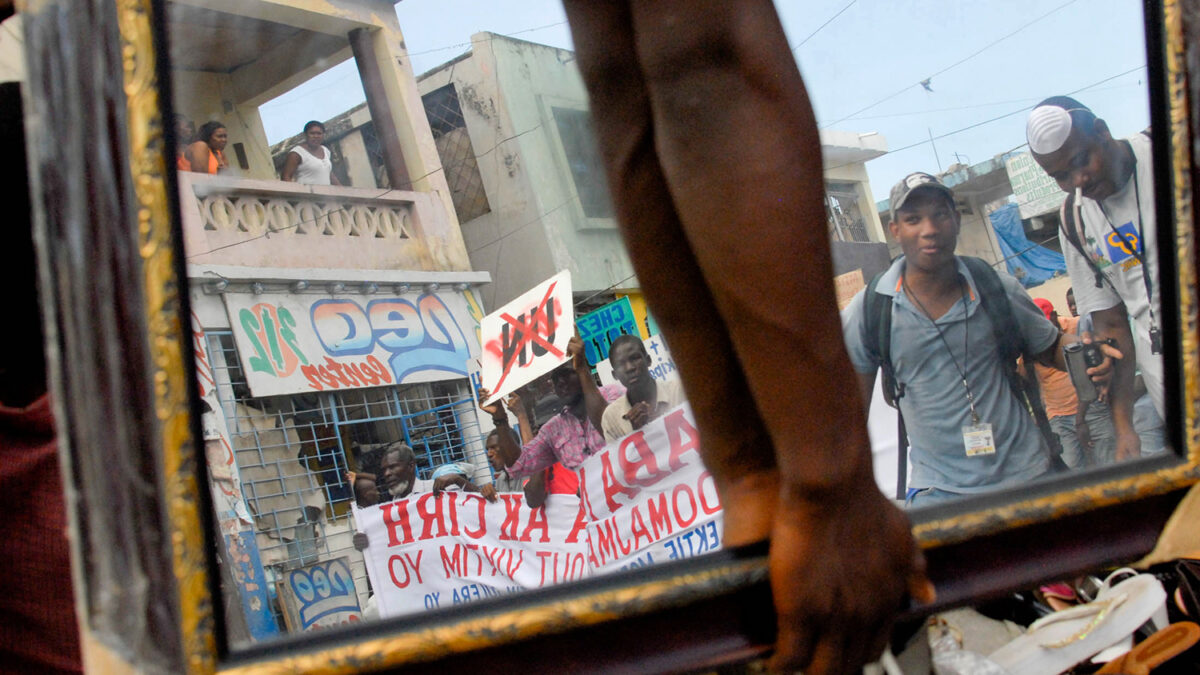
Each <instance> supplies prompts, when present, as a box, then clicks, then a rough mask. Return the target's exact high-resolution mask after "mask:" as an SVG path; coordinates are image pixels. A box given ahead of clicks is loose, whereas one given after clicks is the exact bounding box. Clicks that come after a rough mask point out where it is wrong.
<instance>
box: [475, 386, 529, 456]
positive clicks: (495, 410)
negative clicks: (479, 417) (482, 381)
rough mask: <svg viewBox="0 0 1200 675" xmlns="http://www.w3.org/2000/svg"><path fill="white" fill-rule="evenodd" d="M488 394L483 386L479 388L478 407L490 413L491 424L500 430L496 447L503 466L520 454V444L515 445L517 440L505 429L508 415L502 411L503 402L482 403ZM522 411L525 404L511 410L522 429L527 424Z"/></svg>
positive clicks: (507, 427)
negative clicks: (502, 459)
mask: <svg viewBox="0 0 1200 675" xmlns="http://www.w3.org/2000/svg"><path fill="white" fill-rule="evenodd" d="M490 395H491V394H490V392H488V390H487V389H486V388H485V387H480V388H479V391H478V392H477V394H476V396H478V397H479V401H480V404H479V409H480V410H482V411H483V412H485V413H487V414H489V415H491V416H492V424H494V425H496V428H497V429H501V432H500V433H498V434H496V439H497V446H496V449H497V450H499V451H500V456H501V457H503V458H504V466H512V465H513V464H514V463H515V462H516V461H517V458H518V457H520V456H521V446H520V445H517V441H516V440H515V439H514V438H513V435H512V434H511V433H508V431H507V430H508V429H509V426H508V415H507V414H505V412H504V404H503V403H502V402H500V401H496V402H495V403H493V404H491V405H483V403H482V402H483V401H486V400H487V398H488V396H490ZM524 411H525V406H521V405H519V406H515V407H514V408H513V412H514V413H516V414H517V421H518V422H519V423H520V424H521V429H522V430H524V429H525V427H526V425H527V420H525V419H523V417H524Z"/></svg>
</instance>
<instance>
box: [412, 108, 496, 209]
mask: <svg viewBox="0 0 1200 675" xmlns="http://www.w3.org/2000/svg"><path fill="white" fill-rule="evenodd" d="M421 101H422V102H423V103H424V104H425V116H426V117H428V118H429V128H430V129H431V130H432V131H433V142H434V144H435V145H437V151H438V157H439V158H440V159H441V160H442V169H443V170H444V171H445V172H446V182H447V183H448V184H449V185H450V195H451V198H452V199H453V200H454V211H455V212H456V213H457V214H458V221H459V222H460V223H466V222H469V221H471V220H474V219H475V218H478V217H479V216H482V215H483V214H485V213H488V212H490V211H491V210H492V208H491V205H490V204H488V198H487V194H486V193H485V192H484V189H483V177H482V176H481V175H480V174H479V163H478V161H477V159H476V157H475V148H474V147H473V146H472V145H471V137H470V136H469V135H468V134H467V123H466V120H465V119H464V118H463V113H462V108H461V107H459V104H458V92H457V91H456V90H455V89H454V85H453V84H447V85H446V86H444V87H442V88H440V89H435V90H433V91H431V92H429V93H428V94H425V95H424V96H422V97H421Z"/></svg>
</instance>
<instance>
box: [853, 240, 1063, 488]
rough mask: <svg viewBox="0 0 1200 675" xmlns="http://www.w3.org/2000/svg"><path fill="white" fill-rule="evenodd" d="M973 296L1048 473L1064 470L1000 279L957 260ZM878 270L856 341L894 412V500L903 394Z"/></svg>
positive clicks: (902, 460)
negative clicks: (879, 374)
mask: <svg viewBox="0 0 1200 675" xmlns="http://www.w3.org/2000/svg"><path fill="white" fill-rule="evenodd" d="M959 259H960V260H962V261H963V264H964V265H966V267H967V269H968V270H969V271H970V272H971V278H972V279H973V280H974V282H975V289H976V291H977V292H978V293H979V303H980V305H982V306H983V311H984V312H986V313H987V316H988V319H989V320H990V321H991V323H992V334H993V337H994V341H995V344H996V352H997V353H996V356H997V358H999V359H1000V363H1001V365H1002V366H1003V368H1004V375H1005V379H1007V380H1008V384H1009V388H1010V390H1011V391H1012V393H1013V395H1014V396H1016V397H1017V400H1018V401H1019V402H1020V403H1021V405H1023V406H1024V407H1025V408H1026V409H1027V410H1029V412H1030V414H1031V415H1033V417H1034V419H1035V420H1036V422H1037V426H1038V429H1039V430H1040V431H1041V432H1042V436H1043V437H1044V438H1045V439H1046V447H1047V449H1048V452H1049V459H1050V467H1051V469H1052V470H1054V471H1062V470H1065V469H1066V468H1067V466H1066V464H1065V463H1064V462H1063V460H1062V445H1061V443H1060V442H1059V440H1058V436H1057V435H1056V434H1055V433H1054V432H1053V431H1052V430H1051V428H1050V420H1049V419H1048V418H1047V417H1046V408H1045V406H1044V405H1042V397H1041V390H1040V388H1039V386H1038V383H1037V380H1036V376H1035V375H1034V372H1033V355H1031V354H1028V351H1027V349H1026V345H1025V337H1024V335H1022V334H1021V330H1020V327H1019V326H1018V325H1017V320H1016V318H1015V317H1013V314H1012V305H1011V304H1010V303H1009V301H1008V294H1007V293H1005V291H1004V285H1003V283H1002V282H1001V281H1000V275H999V274H997V273H996V270H994V269H993V268H992V266H991V265H990V264H988V263H987V262H986V261H984V260H981V259H979V258H975V257H971V256H959ZM883 275H884V272H880V273H879V274H876V275H875V277H874V278H873V279H871V283H869V284H867V288H866V292H865V295H864V296H863V324H862V341H863V346H864V347H865V348H866V350H867V353H868V354H870V355H871V359H872V360H873V361H874V362H875V363H877V364H879V368H880V370H882V371H883V396H884V399H885V400H886V401H887V404H888V405H890V406H891V407H893V408H896V413H897V417H898V420H899V431H898V435H899V441H900V443H899V446H900V447H899V452H898V453H897V454H898V455H899V457H898V466H899V471H898V472H897V475H896V499H904V498H905V492H906V483H907V473H908V435H907V433H906V431H905V428H904V417H903V415H900V407H899V400H900V398H901V397H903V396H904V383H903V382H898V381H897V380H896V371H895V369H894V368H893V367H892V359H891V349H892V339H891V338H892V296H890V295H884V294H883V293H878V292H876V290H875V288H876V287H877V286H878V285H879V279H880V277H882V276H883ZM1022 355H1023V356H1025V363H1026V364H1027V367H1026V369H1025V371H1026V374H1025V376H1024V377H1022V376H1021V373H1020V372H1018V370H1017V357H1019V356H1022Z"/></svg>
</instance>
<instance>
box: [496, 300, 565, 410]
mask: <svg viewBox="0 0 1200 675" xmlns="http://www.w3.org/2000/svg"><path fill="white" fill-rule="evenodd" d="M557 285H558V282H554V283H552V284H550V287H549V288H547V289H546V295H544V296H543V297H542V301H541V302H539V303H538V305H537V307H536V308H534V310H533V311H532V312H530V313H529V320H528V321H525V320H523V318H524V317H522V319H514V318H513V316H512V315H511V314H509V313H508V312H505V313H503V314H501V315H500V318H501V319H504V320H505V321H507V322H508V323H509V324H511V325H512V327H513V336H514V337H516V336H517V335H520V339H519V341H518V342H517V347H516V349H514V350H513V354H514V355H515V354H519V353H521V350H523V349H524V348H525V345H529V344H532V343H534V342H536V343H537V344H539V345H541V346H542V348H544V349H545V350H546V351H547V352H549V353H550V354H553V355H554V356H557V357H559V358H562V356H563V352H562V350H561V349H559V348H558V347H555V346H554V345H553V344H551V343H550V342H547V341H546V338H545V337H543V336H542V335H540V334H538V332H537V329H538V328H539V327H541V326H546V327H547V328H549V326H550V320H551V319H550V316H549V314H547V310H546V303H547V302H548V301H549V300H550V296H551V295H553V294H554V288H555V286H557ZM535 297H536V296H535ZM516 361H517V359H516V357H515V356H514V357H513V358H512V359H509V361H508V363H505V364H504V369H503V371H502V372H501V373H500V380H499V381H498V382H496V388H495V389H494V390H493V391H500V386H501V385H503V384H504V380H505V378H507V377H508V373H509V371H511V370H512V367H513V363H515V362H516Z"/></svg>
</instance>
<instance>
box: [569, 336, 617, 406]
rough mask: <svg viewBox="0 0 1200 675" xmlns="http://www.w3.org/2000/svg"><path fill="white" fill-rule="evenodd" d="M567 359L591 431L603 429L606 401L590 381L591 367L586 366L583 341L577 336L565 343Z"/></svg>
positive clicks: (592, 381)
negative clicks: (576, 380)
mask: <svg viewBox="0 0 1200 675" xmlns="http://www.w3.org/2000/svg"><path fill="white" fill-rule="evenodd" d="M567 357H569V358H570V359H571V367H572V368H574V369H575V374H576V375H577V376H578V377H579V388H580V389H582V390H583V401H584V403H585V404H586V406H587V416H588V421H589V422H591V423H592V428H593V429H603V428H604V425H603V424H602V423H601V420H602V419H603V418H604V409H605V408H607V407H608V401H605V400H604V396H602V395H601V394H600V388H599V387H597V386H596V381H595V380H594V379H592V367H591V366H589V365H588V361H587V356H586V355H585V354H584V349H583V340H581V339H580V338H579V335H578V334H576V335H572V336H571V339H570V340H568V341H567Z"/></svg>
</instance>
